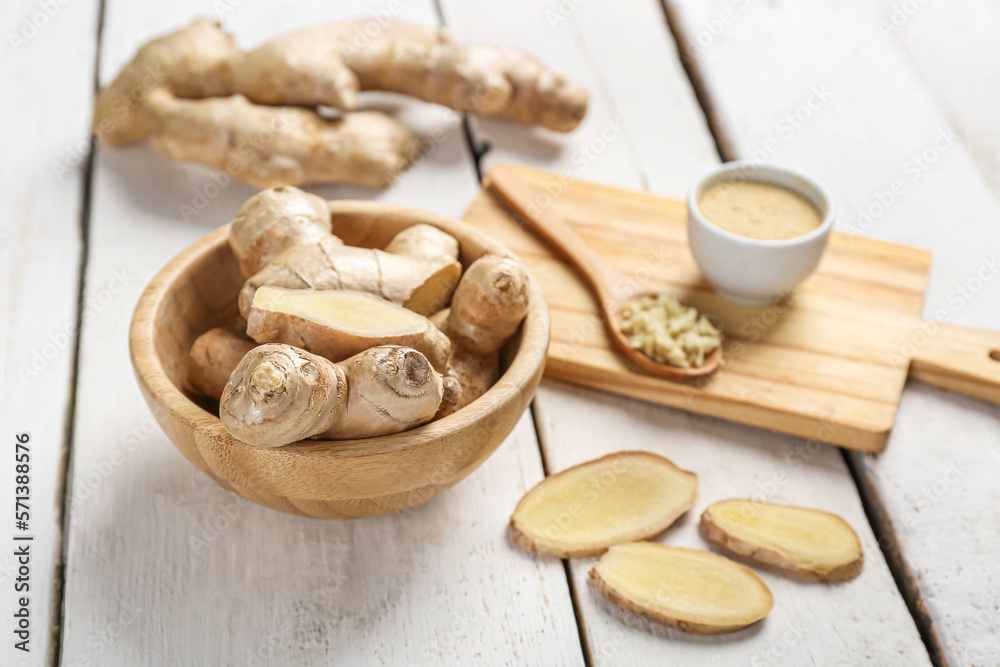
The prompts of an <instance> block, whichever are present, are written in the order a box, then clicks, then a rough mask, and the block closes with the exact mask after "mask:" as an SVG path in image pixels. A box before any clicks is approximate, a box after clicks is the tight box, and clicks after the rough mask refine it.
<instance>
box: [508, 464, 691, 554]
mask: <svg viewBox="0 0 1000 667" xmlns="http://www.w3.org/2000/svg"><path fill="white" fill-rule="evenodd" d="M697 496H698V476H697V475H695V474H694V473H693V472H689V471H687V470H683V469H681V468H678V467H677V466H676V465H674V463H673V462H672V461H670V460H669V459H666V458H664V457H662V456H658V455H656V454H652V453H650V452H636V451H629V452H618V453H616V454H610V455H608V456H605V457H603V458H600V459H597V460H594V461H589V462H587V463H583V464H581V465H578V466H575V467H573V468H569V469H567V470H564V471H562V472H561V473H558V474H556V475H551V476H549V477H547V478H545V479H544V480H542V482H541V483H539V484H538V485H537V486H536V487H535V488H533V489H532V490H531V491H528V493H526V494H525V496H524V497H523V498H521V501H520V502H519V503H518V504H517V508H516V509H515V510H514V514H513V516H512V517H511V519H510V527H511V532H512V534H513V538H514V542H515V543H517V544H518V545H520V546H521V547H523V548H525V549H527V550H528V551H531V552H534V553H536V554H539V555H542V556H552V557H555V558H577V557H584V556H597V555H600V554H602V553H604V551H605V550H606V549H607V548H608V547H610V546H612V545H615V544H624V543H626V542H634V541H636V540H642V539H646V538H649V537H654V536H656V535H659V534H660V533H662V532H663V531H664V530H666V529H667V528H668V527H670V525H671V524H673V523H674V521H676V520H677V518H678V517H680V516H681V515H682V514H684V513H685V512H687V511H688V510H689V509H691V508H692V507H693V506H694V502H695V499H696V498H697Z"/></svg>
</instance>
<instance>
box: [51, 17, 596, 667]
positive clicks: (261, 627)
mask: <svg viewBox="0 0 1000 667" xmlns="http://www.w3.org/2000/svg"><path fill="white" fill-rule="evenodd" d="M232 5H233V6H234V9H233V10H232V11H231V12H226V13H225V14H224V15H223V17H222V18H223V19H224V21H225V23H226V25H227V27H228V28H230V29H232V30H233V32H234V33H235V34H236V35H238V39H239V41H240V43H241V44H243V45H250V44H253V43H256V42H259V41H260V40H262V39H264V38H265V37H267V36H270V35H274V34H278V33H281V32H283V31H286V30H289V29H291V28H293V27H296V26H299V25H304V24H306V23H313V22H322V21H331V20H336V19H338V18H343V17H345V16H355V15H358V14H361V15H371V14H372V13H373V12H375V11H377V10H382V9H386V7H387V5H385V3H381V2H376V1H374V0H373V1H372V2H367V3H364V2H352V3H339V4H337V5H333V4H331V3H323V2H308V3H297V4H295V5H294V6H289V5H281V6H278V5H258V6H250V5H241V4H240V3H238V2H233V3H232ZM223 6H228V5H221V4H220V3H217V2H209V1H208V0H205V1H204V2H195V1H185V2H178V3H172V4H170V5H169V6H166V5H165V6H162V7H158V9H157V12H155V13H154V12H149V11H148V10H147V8H146V7H145V6H143V5H141V4H139V3H128V2H122V1H112V2H109V3H107V10H106V11H107V16H106V25H105V46H106V49H105V52H104V57H103V58H102V72H101V78H102V80H103V81H105V82H106V81H107V80H108V79H109V78H110V77H111V76H112V75H113V74H114V73H115V72H116V71H117V69H118V67H120V66H121V64H122V63H123V62H124V61H125V60H126V59H127V58H129V57H131V54H132V53H133V51H134V49H135V48H136V47H137V46H138V45H139V44H141V43H142V42H143V41H145V40H146V39H148V38H149V37H150V36H152V35H154V34H157V33H160V32H163V31H164V30H167V29H169V28H172V27H175V26H178V25H181V24H184V23H186V22H187V21H189V20H191V18H193V17H194V16H195V15H196V14H198V13H201V14H212V13H213V11H214V8H218V7H223ZM388 7H395V8H396V9H402V8H401V6H400V5H398V4H395V3H393V4H391V5H388ZM401 15H403V16H406V17H409V18H412V19H414V20H418V21H421V22H424V23H431V24H433V23H434V22H435V21H436V15H435V13H434V10H433V4H432V3H430V2H421V3H416V4H414V3H410V4H408V5H407V6H406V8H405V10H402V13H401ZM391 106H392V107H397V106H398V108H399V111H400V116H401V117H402V119H403V121H404V122H406V123H407V124H408V125H410V126H411V127H415V128H416V129H417V130H418V131H419V132H420V133H421V134H423V135H425V136H428V137H430V136H431V133H432V132H437V131H440V132H441V134H440V135H437V136H438V137H439V139H440V140H436V142H435V143H434V150H433V151H431V152H430V153H429V154H428V155H427V157H425V158H424V160H422V161H421V162H420V163H419V164H418V165H417V166H416V167H415V168H414V169H413V170H412V171H411V172H410V173H408V174H407V175H406V177H405V178H404V179H403V180H402V181H401V182H400V183H399V184H398V185H397V186H395V187H393V188H392V189H390V190H388V191H386V192H380V193H376V192H374V191H371V190H365V189H362V188H349V187H338V186H334V187H323V188H316V189H315V191H316V192H318V193H320V194H323V195H325V196H327V197H331V198H333V197H344V196H353V197H357V196H360V197H376V198H380V199H384V200H386V201H392V202H396V203H401V204H407V205H413V206H420V207H423V208H426V209H431V210H434V211H437V212H439V213H444V214H448V215H452V216H457V215H458V214H460V212H461V210H462V208H463V207H464V206H465V204H466V203H467V201H468V200H469V199H470V198H471V196H472V194H473V193H474V191H475V188H476V181H475V171H474V168H473V165H472V163H471V160H470V158H469V155H468V152H467V146H466V144H465V141H464V135H463V131H462V127H461V122H460V119H459V118H458V117H457V116H455V115H454V114H452V113H448V112H445V111H444V110H442V109H441V108H439V107H434V106H429V105H424V104H420V103H416V102H413V103H409V102H405V101H401V100H399V99H398V98H397V99H394V100H392V101H391ZM213 182H214V181H213V180H212V173H211V172H209V171H207V170H205V169H202V168H199V167H195V166H191V165H184V164H178V163H171V162H167V161H165V160H163V159H162V158H160V157H158V156H156V155H155V154H153V152H152V151H151V150H150V149H149V148H148V147H147V146H135V147H127V148H120V149H114V148H106V147H103V146H102V147H101V149H100V150H99V155H98V160H97V172H96V179H95V191H94V196H93V206H94V208H93V221H94V224H93V229H92V239H91V245H92V248H93V252H92V261H91V265H90V267H89V269H88V274H87V280H88V283H90V284H101V282H102V281H104V280H106V279H107V276H109V275H111V274H113V272H114V271H116V270H117V271H128V272H129V274H130V275H133V276H134V279H133V280H132V281H131V282H130V283H129V284H128V286H127V289H126V290H125V292H123V293H122V295H121V296H120V297H119V298H118V300H116V301H115V302H114V303H113V304H111V306H109V308H108V311H107V316H106V317H103V318H101V319H100V320H95V322H94V323H93V324H92V325H88V326H86V327H85V329H84V332H83V347H82V358H81V368H80V373H81V377H80V401H79V405H78V410H77V424H78V427H77V438H76V451H75V457H74V470H75V471H76V474H75V475H74V478H73V488H74V493H81V494H82V493H83V491H84V490H85V489H87V486H88V484H89V483H90V481H89V478H88V477H87V473H88V472H89V471H90V470H92V469H94V467H95V466H104V467H106V468H107V469H109V470H110V471H111V472H110V473H109V474H108V475H107V476H106V478H103V479H101V481H100V483H99V484H98V485H96V487H95V488H93V489H91V490H90V492H89V493H88V494H87V497H86V498H85V499H84V500H83V501H82V502H81V503H79V504H78V505H77V506H75V507H74V512H73V516H72V522H71V530H70V536H69V538H70V539H69V544H68V562H67V567H68V570H67V597H66V629H65V636H64V649H63V664H64V665H74V666H75V665H84V664H90V665H102V666H103V665H123V666H128V667H131V666H133V665H140V664H147V663H148V662H149V660H150V656H155V658H156V660H157V661H158V662H160V663H162V664H170V665H205V664H212V665H227V664H239V665H258V664H284V665H327V664H331V662H335V663H337V664H341V663H343V664H350V665H367V664H371V665H383V664H414V665H416V664H438V663H442V662H444V663H454V664H471V663H473V662H474V661H479V660H482V661H487V662H492V663H500V662H503V661H506V660H510V661H512V662H520V663H525V664H557V665H578V664H580V663H581V662H582V656H581V647H580V642H579V637H578V634H577V628H576V624H575V619H574V614H573V608H572V604H571V601H570V596H569V590H568V584H567V581H566V577H565V572H564V570H563V568H562V566H561V564H559V563H558V562H549V561H532V560H529V559H525V558H523V557H522V556H521V555H520V554H517V553H515V552H514V551H513V550H512V549H511V548H510V547H508V546H507V543H506V539H505V533H504V530H505V527H506V523H507V518H508V514H509V512H510V510H511V508H512V507H513V506H514V504H515V503H516V502H517V499H518V498H519V497H520V495H521V494H522V493H524V491H525V490H526V489H527V488H529V487H530V486H532V485H533V484H534V483H536V482H537V481H538V480H539V479H540V478H541V476H542V467H541V461H540V457H539V452H538V445H537V440H536V438H535V435H534V430H533V427H532V423H531V418H530V415H526V416H525V418H524V421H523V422H522V423H521V425H520V426H519V427H518V429H517V430H516V432H515V434H514V435H513V436H512V437H511V438H510V440H509V441H508V442H507V443H505V444H504V445H503V446H502V447H501V448H500V450H499V451H498V452H497V453H496V454H495V455H494V456H493V457H492V458H491V459H490V460H489V461H488V462H487V463H486V464H485V465H484V466H483V467H482V468H481V469H480V470H478V471H477V472H476V473H474V474H473V475H471V476H470V477H469V478H468V479H466V480H464V481H463V482H462V483H460V484H459V485H457V486H456V487H455V488H454V489H452V490H450V491H449V492H447V493H446V494H444V495H443V496H441V497H439V498H437V499H435V500H433V501H431V502H429V503H427V504H426V505H424V506H422V507H420V508H416V509H413V510H410V511H407V512H404V513H400V514H396V515H391V516H386V517H380V518H377V519H371V520H359V521H354V522H333V521H330V522H324V521H315V520H308V519H302V518H298V517H294V516H288V515H284V514H279V513H277V512H274V511H270V510H267V509H264V508H262V507H258V506H255V505H252V504H249V503H246V502H245V501H242V500H241V499H239V498H238V497H235V496H232V495H230V494H227V493H226V492H224V491H223V490H222V489H221V488H219V487H218V486H216V485H215V484H214V483H213V482H212V481H211V480H210V479H208V478H207V477H206V476H204V475H202V474H201V473H199V472H198V471H197V470H196V469H195V468H194V466H192V465H191V464H190V463H189V462H188V461H186V460H185V459H184V458H183V457H182V456H181V454H180V453H179V452H178V451H177V450H176V449H175V448H174V447H173V446H172V445H171V444H170V443H169V442H168V441H167V440H166V438H165V436H164V435H163V434H162V432H161V431H160V430H159V428H158V427H157V426H156V424H155V422H154V421H153V419H152V417H151V416H150V414H149V412H148V410H147V409H146V406H145V405H144V404H143V401H142V398H141V396H140V394H139V391H138V388H137V387H136V385H135V380H134V379H133V377H132V371H131V368H130V366H129V361H128V352H127V347H126V344H127V340H126V335H127V328H128V323H129V319H130V316H131V310H132V307H133V305H134V303H135V301H136V299H137V298H138V295H139V292H140V290H141V289H142V287H143V286H144V285H145V283H146V282H147V281H148V280H149V279H150V278H151V277H152V276H153V274H154V273H155V272H156V271H157V270H158V269H159V267H160V266H162V265H163V264H164V263H165V262H166V261H167V260H168V259H169V258H170V257H171V256H173V255H174V254H175V253H177V252H178V251H179V250H181V249H182V248H183V247H185V246H186V245H188V244H189V243H191V242H192V241H194V240H195V239H197V238H198V237H200V236H202V235H204V234H205V233H206V232H208V231H209V230H210V229H212V228H214V227H216V226H217V225H219V224H222V223H224V222H226V221H228V219H230V218H231V217H232V215H233V214H234V212H235V211H236V210H237V208H238V207H239V205H240V204H241V203H242V202H243V201H244V200H245V199H246V198H247V197H249V196H250V195H251V194H252V193H253V190H252V189H251V188H249V187H247V186H244V185H242V184H239V183H231V184H229V185H227V186H226V187H223V188H221V189H216V188H211V187H209V186H210V185H211V184H212V183H213ZM443 185H446V187H443ZM206 192H214V193H217V194H216V196H214V197H208V198H207V201H203V202H202V204H203V207H202V208H201V209H200V210H199V213H198V214H197V215H195V216H191V217H190V220H189V221H188V222H186V223H185V221H184V220H183V219H182V216H181V215H180V212H179V207H180V206H181V205H189V206H191V205H192V202H193V201H194V198H195V197H196V196H197V194H198V193H202V194H205V193H206Z"/></svg>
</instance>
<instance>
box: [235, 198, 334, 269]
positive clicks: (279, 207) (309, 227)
mask: <svg viewBox="0 0 1000 667" xmlns="http://www.w3.org/2000/svg"><path fill="white" fill-rule="evenodd" d="M331 234H332V224H331V221H330V207H329V205H328V204H327V202H326V200H325V199H323V198H322V197H317V196H316V195H313V194H309V193H308V192H303V191H302V190H299V189H298V188H293V187H291V186H278V187H276V188H270V189H268V190H263V191H261V192H258V193H257V194H255V195H254V196H253V197H251V198H250V199H248V200H246V202H244V203H243V206H241V207H240V210H239V212H238V213H237V214H236V219H235V220H233V224H232V226H231V227H230V228H229V247H230V248H232V249H233V254H234V255H236V259H237V260H238V261H239V263H240V272H241V273H242V274H243V276H244V277H246V278H250V277H251V276H253V275H254V274H255V273H257V272H258V271H260V270H261V269H263V268H264V266H265V265H266V264H267V263H268V262H270V261H271V260H272V259H274V258H275V257H276V256H277V255H279V254H281V252H283V251H285V250H288V249H289V248H291V247H292V246H295V245H299V244H302V243H313V242H316V241H319V240H320V239H322V238H324V237H328V236H330V235H331Z"/></svg>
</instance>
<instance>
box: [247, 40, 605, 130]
mask: <svg viewBox="0 0 1000 667" xmlns="http://www.w3.org/2000/svg"><path fill="white" fill-rule="evenodd" d="M365 23H366V21H365V20H356V21H343V22H340V23H334V24H331V25H320V26H311V27H308V28H303V29H302V30H298V31H296V32H292V33H289V34H287V35H282V36H281V37H277V38H276V39H273V40H271V41H270V42H267V43H266V44H264V45H262V46H260V47H258V48H257V49H254V50H253V51H250V52H248V53H246V54H244V55H243V56H242V57H240V58H238V59H236V61H235V65H234V67H233V78H234V83H235V87H236V89H237V90H238V91H239V92H241V93H243V94H244V95H246V96H247V97H248V98H250V99H252V100H254V101H256V102H260V103H262V104H278V103H284V104H289V103H291V104H302V105H309V106H315V105H327V106H332V107H335V108H339V109H353V108H354V106H355V103H356V99H357V94H358V92H359V91H362V90H385V91H390V92H394V93H402V94H404V95H410V96H412V97H416V98H417V99H421V100H424V101H425V102H433V103H436V104H442V105H444V106H446V107H450V108H452V109H455V110H456V111H462V112H469V113H475V114H478V115H481V116H498V117H500V118H506V119H509V120H514V121H517V122H520V123H530V124H535V125H542V126H544V127H547V128H550V129H553V130H557V131H560V132H568V131H570V130H572V129H573V128H575V127H576V126H577V125H579V124H580V121H581V120H582V119H583V116H584V115H585V114H586V112H587V102H588V98H589V95H588V93H587V90H586V89H585V88H584V87H583V86H581V85H580V84H578V83H576V82H574V81H572V80H571V79H569V78H568V77H565V76H561V75H559V74H556V73H554V72H553V71H551V70H550V69H549V68H547V67H546V66H545V65H543V64H542V63H541V62H539V61H538V60H536V59H535V58H533V57H532V56H530V55H528V54H527V53H525V52H524V51H521V50H520V49H516V48H514V47H510V46H495V45H489V44H477V45H459V44H455V43H454V42H453V41H452V39H451V36H450V35H449V34H448V32H447V31H445V30H440V29H437V28H425V27H423V26H418V25H414V24H412V23H406V22H405V21H400V20H393V21H392V22H390V23H388V24H386V25H384V26H382V28H381V30H380V31H379V32H378V34H376V35H374V36H372V37H371V38H370V41H368V42H367V43H366V44H365V46H364V47H363V48H359V47H357V46H355V45H354V43H353V40H354V38H355V35H356V34H357V33H358V32H359V31H364V29H365ZM363 34H366V36H368V33H363Z"/></svg>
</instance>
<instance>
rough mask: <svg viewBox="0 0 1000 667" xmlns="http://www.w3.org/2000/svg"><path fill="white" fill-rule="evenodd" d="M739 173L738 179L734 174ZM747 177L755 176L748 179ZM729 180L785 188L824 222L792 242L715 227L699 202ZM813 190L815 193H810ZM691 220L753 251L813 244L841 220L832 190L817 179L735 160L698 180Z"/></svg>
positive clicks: (690, 198) (690, 208)
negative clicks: (706, 192) (710, 188)
mask: <svg viewBox="0 0 1000 667" xmlns="http://www.w3.org/2000/svg"><path fill="white" fill-rule="evenodd" d="M736 174H738V175H737V176H736V177H735V178H734V177H733V176H734V175H736ZM747 174H752V175H750V176H748V175H747ZM728 181H758V182H762V183H770V184H773V185H778V186H781V187H783V188H785V189H788V190H792V191H793V192H795V193H797V194H799V195H801V196H802V197H805V198H806V199H807V200H809V201H810V202H811V203H812V204H813V205H814V206H816V208H818V209H819V211H820V212H821V213H822V214H823V217H822V220H821V221H820V224H819V226H818V227H817V228H816V229H813V230H811V231H809V232H806V233H805V234H802V235H800V236H793V237H792V238H790V239H755V238H752V237H749V236H742V235H740V234H735V233H733V232H730V231H728V230H726V229H723V228H722V227H719V226H718V225H716V224H714V223H713V222H712V221H711V220H709V219H708V218H707V217H705V215H704V214H703V213H702V212H701V209H700V208H698V200H699V199H701V195H702V193H703V191H704V190H705V189H706V188H707V187H708V186H712V185H716V184H718V183H725V182H728ZM786 181H799V182H800V183H801V184H804V185H805V186H807V187H805V188H803V187H801V185H788V184H787V183H786ZM809 188H811V189H812V190H813V192H808V191H807V189H809ZM687 206H688V213H689V216H688V220H689V221H692V220H693V221H695V222H697V224H698V226H699V227H701V228H703V229H706V230H708V231H709V232H710V233H712V234H714V235H716V236H718V237H721V238H723V239H725V240H726V241H728V242H730V243H735V244H737V245H740V246H744V247H753V248H793V247H796V246H805V245H809V244H811V243H812V242H813V241H816V240H817V239H820V238H822V237H824V236H828V235H829V234H830V231H831V230H832V229H833V223H834V221H835V220H836V217H837V211H836V206H835V205H834V201H833V197H831V196H830V193H829V191H828V190H827V189H826V188H825V187H823V185H822V184H820V183H819V182H818V181H817V180H816V179H814V178H812V177H811V176H808V175H807V174H805V173H803V172H801V171H799V170H798V169H793V168H791V167H785V166H778V165H773V164H765V163H762V162H755V161H753V160H733V161H731V162H723V163H721V164H717V165H715V166H714V167H712V168H711V169H709V170H707V171H705V172H704V173H702V174H701V176H699V177H698V178H696V179H695V180H694V181H692V183H691V186H690V187H689V188H688V193H687Z"/></svg>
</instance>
